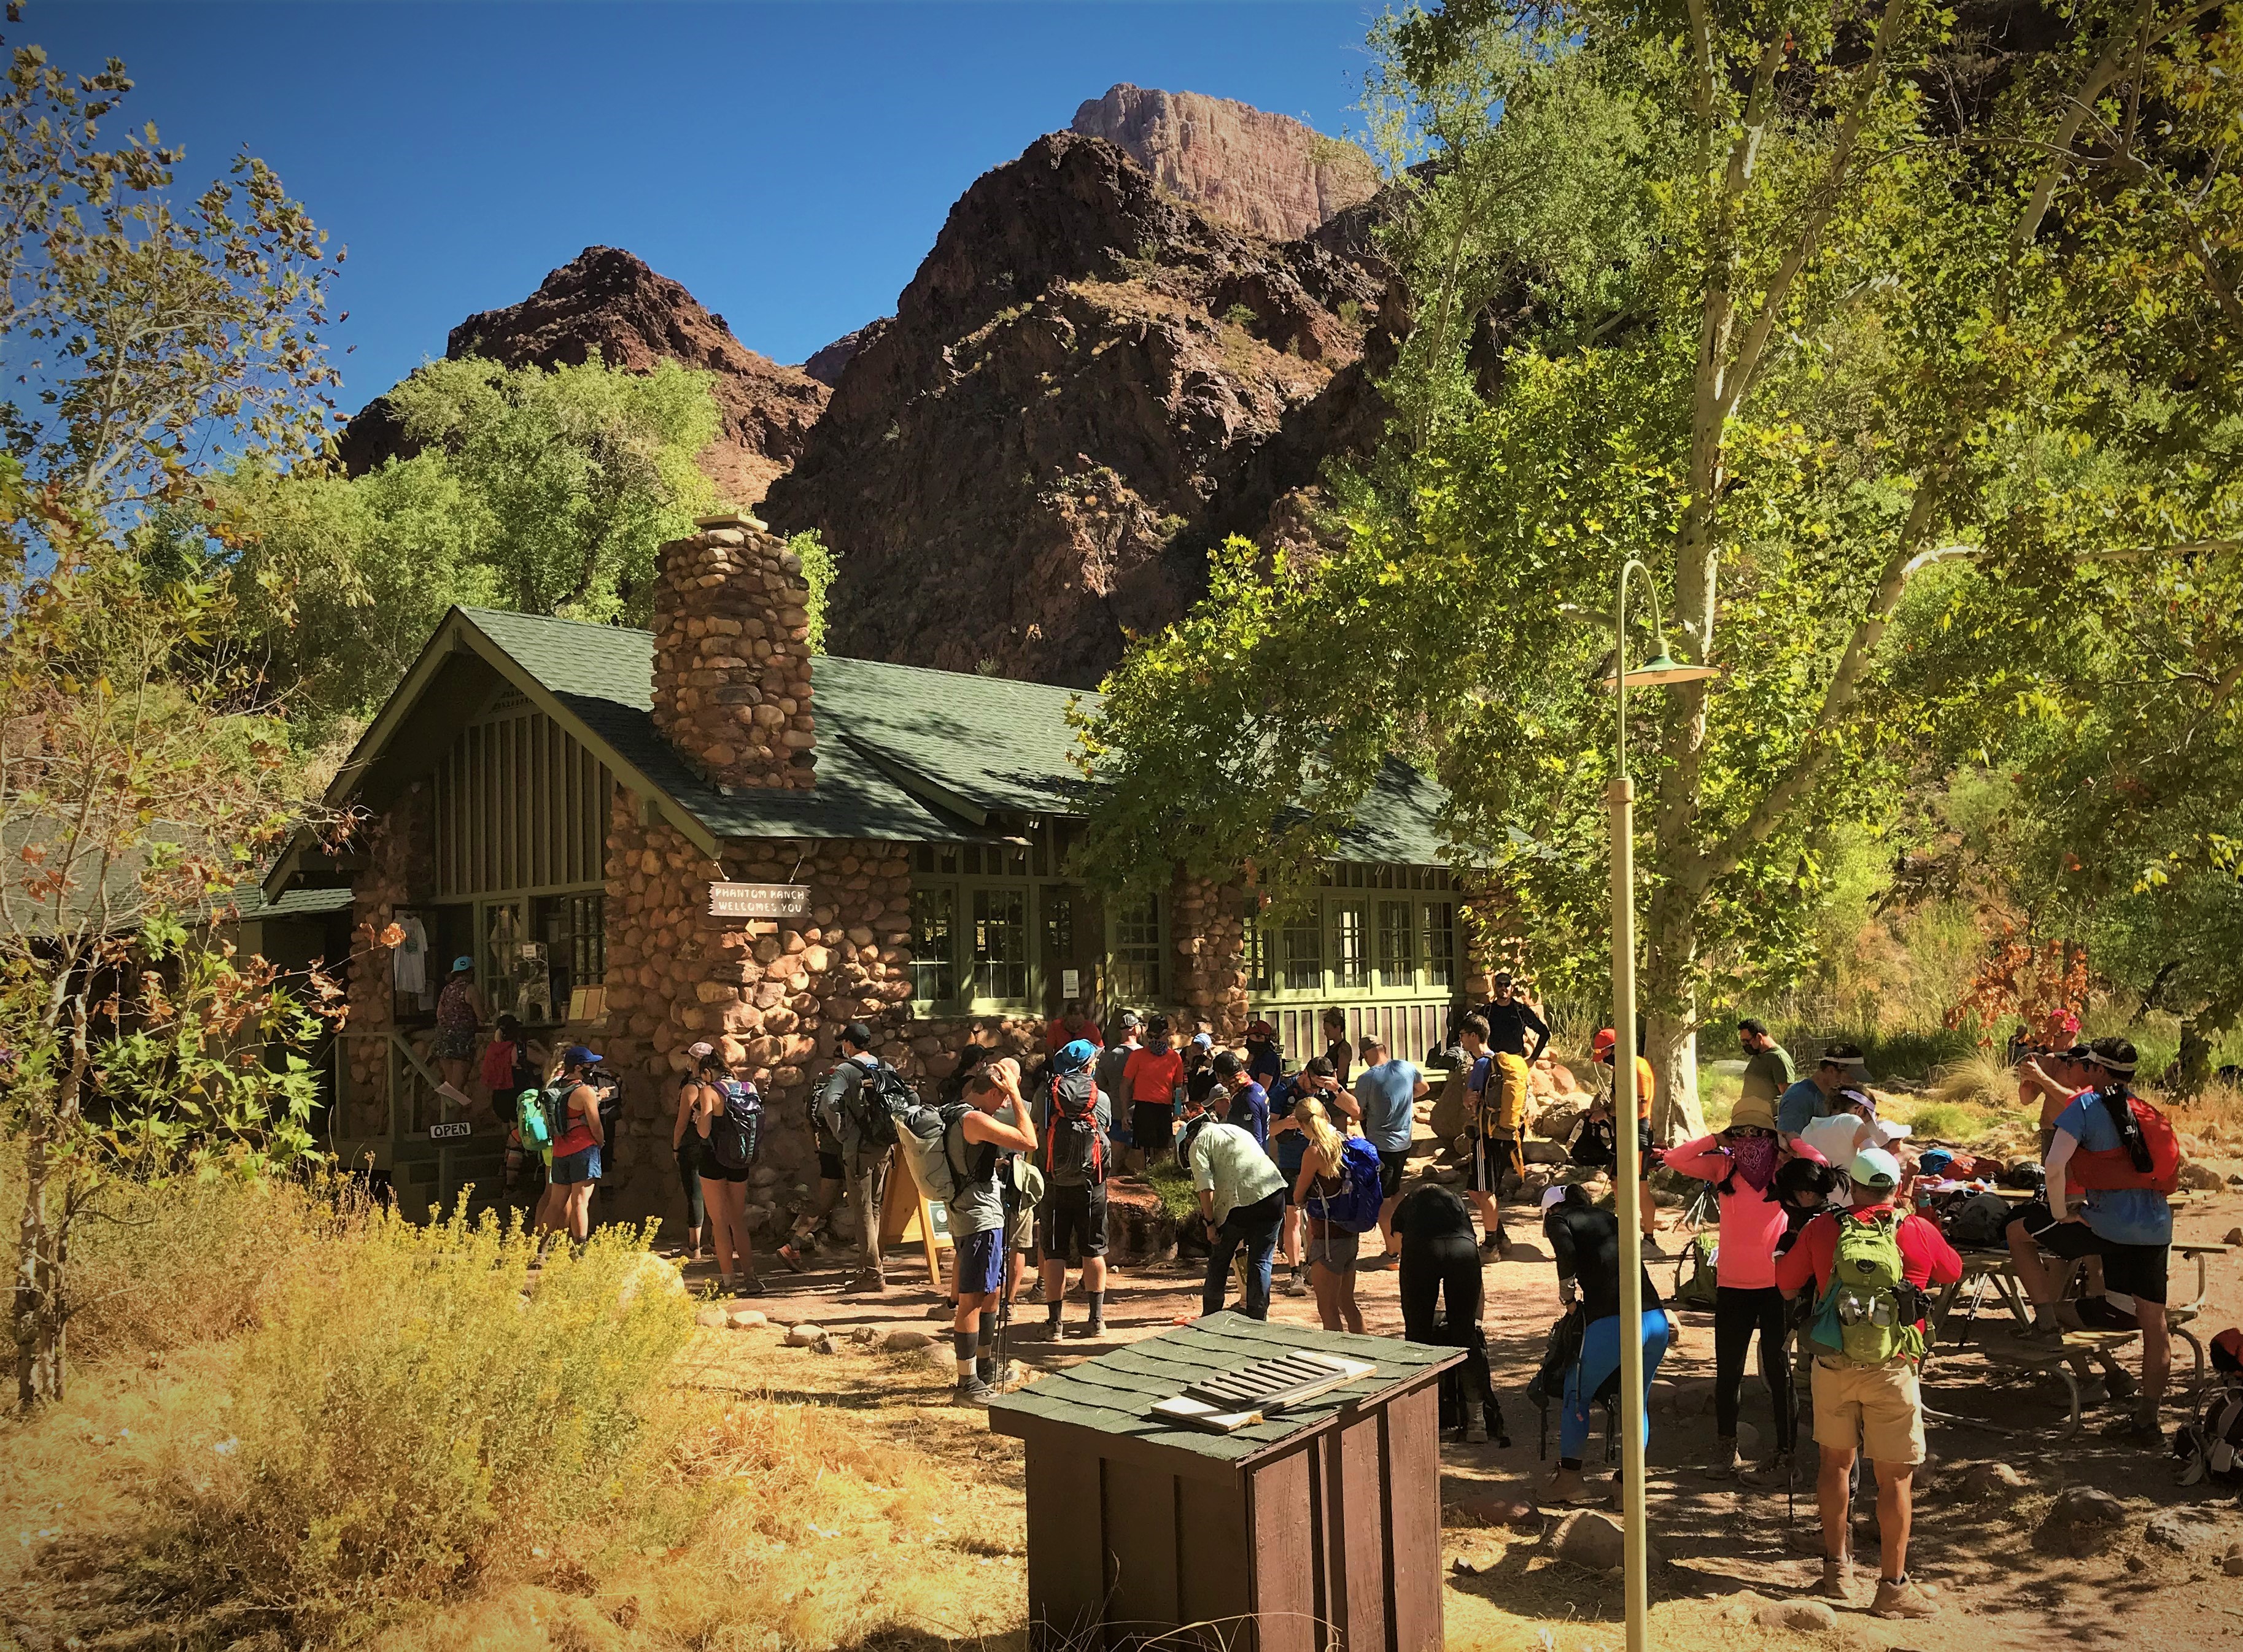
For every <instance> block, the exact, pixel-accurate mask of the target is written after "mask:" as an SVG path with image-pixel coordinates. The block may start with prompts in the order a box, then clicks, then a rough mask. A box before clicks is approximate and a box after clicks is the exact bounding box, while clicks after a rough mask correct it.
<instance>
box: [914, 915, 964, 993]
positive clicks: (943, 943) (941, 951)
mask: <svg viewBox="0 0 2243 1652" xmlns="http://www.w3.org/2000/svg"><path fill="white" fill-rule="evenodd" d="M912 997H914V998H917V999H918V1000H919V1002H920V1003H922V1004H949V1003H952V1002H953V1001H954V1000H955V999H956V998H957V997H958V891H957V890H954V889H949V888H936V889H915V890H913V891H912Z"/></svg>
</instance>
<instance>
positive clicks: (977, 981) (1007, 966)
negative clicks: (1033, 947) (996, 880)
mask: <svg viewBox="0 0 2243 1652" xmlns="http://www.w3.org/2000/svg"><path fill="white" fill-rule="evenodd" d="M969 853H970V851H969ZM1023 853H1024V855H1025V851H1024V852H1023ZM993 858H994V857H993ZM1027 909H1028V894H1027V890H1025V889H978V890H974V891H973V937H972V939H973V996H974V997H975V998H976V999H994V1000H996V1001H997V1002H999V1003H1004V1004H1017V1003H1020V1002H1022V1001H1024V1000H1025V999H1026V998H1027V996H1028V910H1027Z"/></svg>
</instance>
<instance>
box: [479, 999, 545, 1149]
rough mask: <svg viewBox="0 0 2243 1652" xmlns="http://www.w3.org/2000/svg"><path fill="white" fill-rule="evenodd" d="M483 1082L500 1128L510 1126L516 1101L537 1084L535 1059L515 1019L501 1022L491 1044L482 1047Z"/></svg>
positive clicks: (504, 1017) (493, 1033) (525, 1035)
mask: <svg viewBox="0 0 2243 1652" xmlns="http://www.w3.org/2000/svg"><path fill="white" fill-rule="evenodd" d="M482 1081H483V1089H484V1090H485V1091H488V1093H489V1095H490V1106H491V1111H492V1112H494V1113H495V1114H496V1115H497V1116H498V1121H499V1123H500V1125H512V1124H513V1123H514V1103H515V1097H517V1096H519V1095H520V1094H522V1091H525V1090H530V1089H534V1088H535V1086H536V1084H537V1059H536V1057H535V1055H534V1054H533V1053H532V1051H531V1050H530V1045H529V1036H528V1035H527V1034H526V1033H524V1032H523V1031H522V1023H521V1022H520V1021H518V1020H516V1019H515V1017H513V1016H510V1015H502V1016H501V1017H499V1018H498V1024H497V1027H496V1028H495V1031H493V1032H492V1034H491V1040H490V1042H489V1043H488V1044H485V1045H484V1046H483V1058H482Z"/></svg>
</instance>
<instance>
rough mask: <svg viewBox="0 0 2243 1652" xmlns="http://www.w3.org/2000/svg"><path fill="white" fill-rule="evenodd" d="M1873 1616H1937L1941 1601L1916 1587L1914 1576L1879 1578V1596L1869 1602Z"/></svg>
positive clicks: (1870, 1612) (1870, 1613)
mask: <svg viewBox="0 0 2243 1652" xmlns="http://www.w3.org/2000/svg"><path fill="white" fill-rule="evenodd" d="M1869 1615H1870V1616H1871V1617H1937V1616H1938V1615H1939V1602H1937V1601H1935V1600H1933V1599H1932V1598H1931V1597H1930V1595H1926V1594H1925V1593H1924V1592H1923V1590H1922V1589H1920V1588H1916V1582H1915V1580H1914V1579H1912V1578H1906V1577H1903V1578H1902V1579H1901V1580H1900V1581H1898V1582H1895V1581H1892V1580H1891V1579H1889V1578H1883V1577H1881V1578H1879V1579H1878V1580H1877V1598H1876V1600H1874V1601H1872V1602H1869Z"/></svg>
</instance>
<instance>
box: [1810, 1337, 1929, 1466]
mask: <svg viewBox="0 0 2243 1652" xmlns="http://www.w3.org/2000/svg"><path fill="white" fill-rule="evenodd" d="M1813 1386H1814V1389H1815V1444H1816V1445H1818V1446H1829V1447H1833V1448H1834V1449H1835V1450H1838V1451H1861V1452H1864V1453H1866V1454H1868V1456H1869V1461H1871V1462H1878V1463H1902V1464H1906V1465H1908V1466H1910V1467H1914V1466H1915V1465H1916V1464H1917V1463H1920V1462H1922V1461H1923V1458H1924V1448H1923V1389H1922V1387H1921V1386H1920V1385H1919V1384H1918V1382H1917V1380H1916V1367H1915V1366H1914V1365H1912V1364H1910V1362H1909V1361H1908V1360H1894V1361H1893V1362H1892V1363H1891V1364H1890V1365H1884V1366H1859V1365H1830V1364H1826V1363H1825V1362H1824V1361H1822V1360H1816V1361H1815V1375H1814V1379H1813Z"/></svg>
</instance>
